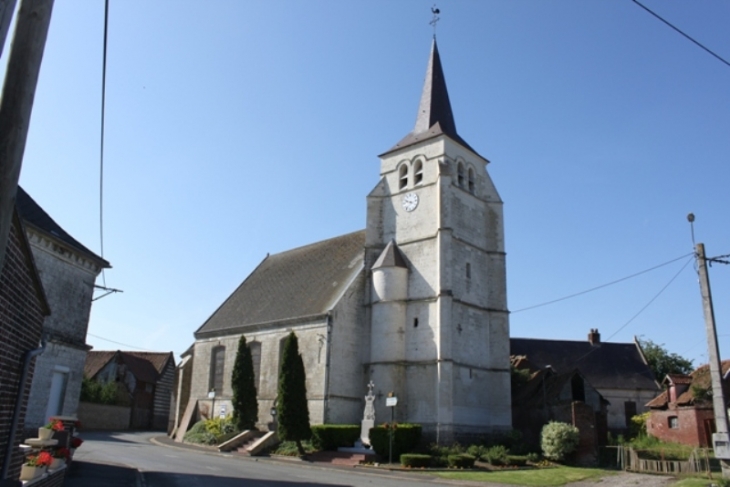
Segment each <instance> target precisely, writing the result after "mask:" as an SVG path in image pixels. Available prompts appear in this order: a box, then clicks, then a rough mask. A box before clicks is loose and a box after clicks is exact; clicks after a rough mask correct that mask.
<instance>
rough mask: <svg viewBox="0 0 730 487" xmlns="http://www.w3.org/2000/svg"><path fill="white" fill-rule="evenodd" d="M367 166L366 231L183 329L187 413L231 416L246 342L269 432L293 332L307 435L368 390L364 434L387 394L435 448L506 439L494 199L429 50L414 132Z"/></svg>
mask: <svg viewBox="0 0 730 487" xmlns="http://www.w3.org/2000/svg"><path fill="white" fill-rule="evenodd" d="M414 98H415V96H414ZM414 101H415V100H414ZM379 157H380V160H381V165H380V175H379V180H378V181H377V183H376V184H375V187H374V188H373V190H372V191H371V192H370V194H368V195H367V221H366V225H365V229H364V230H362V231H358V232H355V233H350V234H347V235H341V236H337V237H334V238H331V239H328V240H324V241H321V242H316V243H313V244H310V245H307V246H304V247H300V248H296V249H292V250H289V251H286V252H281V253H278V254H274V255H269V256H267V257H266V258H265V259H264V260H263V261H262V262H261V263H260V264H259V265H258V266H257V267H256V268H255V269H254V270H253V272H252V273H251V274H250V275H249V276H248V277H246V278H245V280H244V281H243V282H242V283H241V284H240V285H239V286H238V288H237V289H236V290H235V291H234V292H233V293H232V294H231V295H230V296H229V297H228V298H227V299H226V300H225V301H224V302H223V303H222V304H221V305H220V306H219V307H218V309H217V310H215V312H214V313H213V314H212V315H211V316H210V317H209V318H208V319H207V320H206V321H205V322H204V323H203V324H202V326H200V328H199V329H198V330H197V331H196V332H195V343H194V345H193V346H192V347H191V350H190V351H189V352H190V353H191V355H192V362H193V366H192V376H191V380H190V389H189V393H190V400H189V402H188V403H187V410H186V416H188V417H189V416H190V415H191V414H193V411H197V412H198V414H199V415H202V416H206V417H207V416H209V415H215V416H218V415H219V414H227V413H230V412H231V405H230V404H231V403H230V399H231V395H232V391H231V383H230V381H231V372H232V370H233V364H234V361H235V358H236V351H237V344H238V341H239V338H240V337H241V335H245V337H246V340H247V341H248V343H249V344H250V347H251V351H252V356H253V362H254V372H255V379H256V386H257V391H258V400H259V426H260V427H262V428H264V429H266V427H267V425H268V427H272V425H273V422H274V418H273V417H272V416H271V414H270V411H271V408H272V407H273V406H274V405H275V403H276V399H277V398H276V394H277V379H278V370H279V364H280V360H281V352H282V347H283V344H284V339H285V338H286V336H287V335H288V334H289V333H290V332H291V331H294V332H295V333H296V335H297V337H298V339H299V348H300V351H301V354H302V359H303V361H304V367H305V369H306V375H307V379H306V386H307V394H308V401H309V412H310V421H311V423H312V424H319V423H349V424H359V422H360V421H361V419H362V415H363V407H364V399H363V397H364V395H365V394H366V392H367V384H368V383H369V382H370V381H372V382H373V383H374V394H375V395H376V400H375V416H376V423H379V422H383V421H386V420H389V419H390V417H391V411H390V410H389V409H388V408H386V405H385V397H386V396H387V395H388V394H389V393H391V392H392V393H393V395H395V396H396V397H397V398H398V401H397V406H396V407H395V410H394V414H395V419H396V421H398V422H409V423H419V424H421V425H422V426H423V433H424V436H426V437H427V438H429V439H431V440H433V441H438V442H439V443H448V442H451V441H454V440H457V439H462V438H468V437H473V436H479V435H485V434H490V433H497V432H501V431H506V430H509V429H511V427H512V426H511V423H512V418H511V401H510V358H509V353H510V341H509V340H510V338H509V315H508V310H507V287H506V269H505V248H504V224H503V212H502V200H501V199H500V197H499V194H498V193H497V190H496V188H495V186H494V183H493V182H492V180H491V178H490V177H489V173H488V172H487V169H486V166H487V164H488V163H489V161H488V160H487V159H486V158H484V157H483V156H481V155H480V154H479V153H477V152H476V151H475V150H474V149H473V148H472V147H471V146H470V145H469V144H468V143H467V142H466V141H465V140H464V139H462V138H461V137H460V136H459V134H458V133H457V131H456V124H455V122H454V116H453V113H452V110H451V104H450V102H449V95H448V92H447V89H446V82H445V79H444V73H443V69H442V66H441V60H440V57H439V51H438V47H437V45H436V40H435V38H434V40H433V43H432V46H431V52H430V56H429V60H428V67H427V70H426V78H425V82H424V85H423V92H422V93H421V100H420V104H419V106H418V114H417V117H416V122H415V126H414V128H413V130H412V131H411V132H410V133H408V134H407V135H406V136H405V137H403V138H402V139H401V140H400V142H398V143H397V144H395V145H394V146H393V147H392V148H390V149H389V150H387V151H386V152H384V153H382V154H381V155H380V156H379ZM373 176H375V175H373ZM181 406H182V407H184V406H185V405H184V404H183V405H181Z"/></svg>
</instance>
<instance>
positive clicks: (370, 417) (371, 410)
mask: <svg viewBox="0 0 730 487" xmlns="http://www.w3.org/2000/svg"><path fill="white" fill-rule="evenodd" d="M374 387H375V384H373V381H370V383H369V384H368V395H367V396H365V412H364V413H363V417H362V426H361V428H360V441H361V442H362V443H363V444H364V445H368V446H370V428H372V427H373V426H375V405H374V402H375V395H373V388H374Z"/></svg>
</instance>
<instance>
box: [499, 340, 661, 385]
mask: <svg viewBox="0 0 730 487" xmlns="http://www.w3.org/2000/svg"><path fill="white" fill-rule="evenodd" d="M510 354H511V355H524V356H526V357H527V359H528V360H529V361H530V363H532V364H534V365H535V366H537V367H539V368H544V367H546V366H548V365H549V366H551V367H552V368H553V369H554V370H555V371H556V372H557V373H559V374H562V373H567V372H569V371H571V370H572V369H575V368H577V369H579V370H580V372H581V374H583V376H584V377H585V378H586V379H588V381H589V382H590V383H591V384H592V385H593V386H594V387H595V388H597V389H654V390H656V391H657V392H658V391H659V387H658V386H657V384H656V382H655V381H654V374H653V373H652V372H651V369H650V368H649V366H648V365H646V364H645V363H644V360H643V359H642V357H641V353H640V352H639V349H638V347H637V346H636V344H634V343H610V342H605V343H601V344H600V345H598V346H593V345H591V344H590V343H589V342H588V341H587V340H586V341H569V340H545V339H540V338H510Z"/></svg>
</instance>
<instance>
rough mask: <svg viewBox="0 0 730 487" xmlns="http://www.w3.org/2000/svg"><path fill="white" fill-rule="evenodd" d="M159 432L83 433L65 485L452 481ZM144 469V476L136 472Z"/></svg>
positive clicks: (363, 486) (269, 486) (275, 486)
mask: <svg viewBox="0 0 730 487" xmlns="http://www.w3.org/2000/svg"><path fill="white" fill-rule="evenodd" d="M154 436H159V433H156V434H153V433H84V434H83V438H84V444H83V445H82V446H81V448H79V449H78V450H76V454H75V456H74V465H73V466H72V468H71V471H70V472H69V475H68V476H67V480H66V482H65V483H64V487H90V486H110V487H127V486H135V485H136V486H143V487H193V486H196V487H197V486H202V487H213V486H215V487H229V486H236V487H314V486H341V487H373V486H378V487H380V486H382V487H396V486H403V487H411V486H412V487H416V486H421V485H431V486H434V487H438V486H453V485H454V484H453V483H449V482H444V481H443V480H440V479H439V480H436V479H433V478H431V477H429V476H427V475H419V474H399V473H390V472H372V471H363V470H361V469H354V468H351V467H350V468H331V467H322V466H317V465H312V464H305V463H299V462H292V463H290V462H286V461H276V460H271V459H266V458H260V459H256V458H245V457H238V456H233V455H228V454H218V453H212V452H210V453H208V452H200V451H194V450H184V449H178V448H170V447H165V446H159V445H155V444H153V443H151V442H150V438H151V437H154ZM138 471H139V472H141V475H140V474H138V473H137V472H138Z"/></svg>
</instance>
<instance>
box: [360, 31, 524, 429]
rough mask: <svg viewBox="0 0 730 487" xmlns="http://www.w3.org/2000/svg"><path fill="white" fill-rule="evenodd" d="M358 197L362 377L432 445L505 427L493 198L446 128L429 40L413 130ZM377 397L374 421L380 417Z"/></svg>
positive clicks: (502, 295)
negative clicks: (366, 332)
mask: <svg viewBox="0 0 730 487" xmlns="http://www.w3.org/2000/svg"><path fill="white" fill-rule="evenodd" d="M380 159H381V166H380V180H379V182H378V183H377V185H376V186H375V188H374V189H373V190H372V192H371V193H370V194H369V195H368V198H367V202H368V208H367V229H366V244H365V246H366V249H365V265H366V268H367V269H369V270H370V272H369V289H370V291H369V298H368V300H367V303H368V310H369V312H368V316H369V318H368V320H369V324H370V360H369V363H367V364H366V374H367V376H368V380H372V381H373V382H374V384H375V389H376V391H377V392H379V393H381V394H387V393H388V392H391V391H392V392H393V393H394V394H395V395H396V396H397V397H398V406H397V407H396V410H395V415H396V419H397V420H398V421H400V422H409V423H419V424H421V425H422V426H423V432H424V435H426V436H427V437H429V438H431V439H432V440H436V441H439V442H440V443H447V442H450V441H453V440H458V439H460V438H466V437H469V436H475V435H483V434H489V433H494V432H499V431H505V430H508V429H511V404H510V368H509V317H508V311H507V289H506V269H505V249H504V229H503V215H502V200H501V199H500V197H499V194H498V193H497V190H496V188H495V186H494V184H493V183H492V180H491V178H490V177H489V174H488V173H487V169H486V166H487V164H488V163H489V161H488V160H487V159H485V158H484V157H482V156H481V155H479V154H478V153H477V152H476V151H475V150H474V149H473V148H472V147H471V146H470V145H469V144H468V143H467V142H466V141H465V140H464V139H462V138H461V137H460V136H459V135H458V133H457V131H456V124H455V123H454V117H453V114H452V110H451V104H450V102H449V95H448V92H447V90H446V82H445V79H444V74H443V70H442V67H441V59H440V56H439V51H438V47H437V45H436V40H435V38H434V40H433V44H432V46H431V53H430V57H429V61H428V68H427V70H426V79H425V82H424V86H423V92H422V94H421V101H420V104H419V107H418V114H417V117H416V124H415V127H414V128H413V131H412V132H411V133H409V134H408V135H406V136H405V137H404V138H403V139H402V140H401V141H400V142H398V143H397V144H396V145H395V146H394V147H393V148H391V149H390V150H388V151H387V152H385V153H383V154H381V155H380ZM384 402H385V401H384V400H377V401H376V417H378V418H390V411H387V410H386V408H385V405H384Z"/></svg>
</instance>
